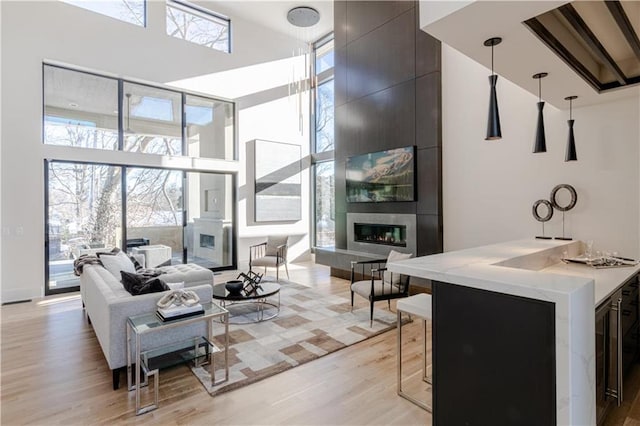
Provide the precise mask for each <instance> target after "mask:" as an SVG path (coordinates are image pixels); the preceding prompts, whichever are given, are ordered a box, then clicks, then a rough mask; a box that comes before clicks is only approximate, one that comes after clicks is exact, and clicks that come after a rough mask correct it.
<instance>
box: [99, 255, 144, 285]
mask: <svg viewBox="0 0 640 426" xmlns="http://www.w3.org/2000/svg"><path fill="white" fill-rule="evenodd" d="M100 262H102V266H104V267H105V269H106V270H107V271H109V272H110V273H111V275H113V276H114V277H115V279H117V280H120V271H125V272H130V273H132V274H135V272H136V268H135V266H134V265H133V263H132V262H131V259H129V256H127V255H126V254H124V253H123V252H122V251H120V252H118V253H116V254H115V255H107V256H105V255H101V256H100Z"/></svg>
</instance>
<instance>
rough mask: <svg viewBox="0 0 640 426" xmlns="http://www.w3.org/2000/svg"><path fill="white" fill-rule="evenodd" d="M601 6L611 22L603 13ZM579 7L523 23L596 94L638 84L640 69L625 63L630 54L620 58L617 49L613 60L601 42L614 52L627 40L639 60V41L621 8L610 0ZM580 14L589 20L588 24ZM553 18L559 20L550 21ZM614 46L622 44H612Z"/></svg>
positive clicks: (556, 11)
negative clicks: (603, 6)
mask: <svg viewBox="0 0 640 426" xmlns="http://www.w3.org/2000/svg"><path fill="white" fill-rule="evenodd" d="M603 3H604V4H605V5H606V7H607V8H608V10H609V12H610V13H611V16H612V17H613V20H612V19H611V17H610V16H608V15H607V14H606V12H604V9H602V4H603ZM579 6H580V7H579V8H578V7H577V6H576V7H574V6H573V5H572V4H571V3H568V4H565V5H563V6H560V7H559V8H557V9H554V10H551V11H548V12H546V13H544V14H542V15H538V16H536V17H534V18H531V19H528V20H527V21H525V22H523V23H524V24H525V25H526V26H527V27H528V28H529V29H530V30H531V31H532V32H533V33H534V34H535V35H536V36H537V37H538V38H539V39H540V40H541V41H542V42H543V43H544V44H545V45H546V46H547V47H548V48H549V49H551V50H552V51H554V52H555V53H556V54H557V55H558V56H559V57H560V58H561V59H562V60H563V61H564V62H565V63H566V64H567V65H569V66H570V67H571V68H573V70H574V71H575V72H576V73H577V74H578V75H580V76H581V77H582V78H583V79H584V80H585V81H586V82H587V83H588V84H589V85H590V86H592V87H593V88H594V89H595V90H596V91H598V92H605V91H607V90H612V89H618V88H622V87H628V86H631V85H636V84H638V83H640V68H637V67H635V68H634V66H633V65H630V63H629V61H628V60H626V62H625V59H630V58H629V57H628V55H629V54H631V51H629V50H627V52H628V55H624V56H625V57H626V58H620V56H622V55H621V54H620V49H617V48H616V49H614V50H615V52H612V53H614V55H616V57H615V58H614V57H613V56H612V55H611V54H610V52H609V51H607V49H606V48H605V47H604V43H603V40H604V41H606V42H609V47H610V48H614V47H618V46H623V45H624V41H623V40H624V39H626V41H627V43H628V44H629V46H630V47H631V49H632V50H633V54H634V55H635V59H638V60H640V39H638V34H637V32H636V30H635V29H634V27H633V24H632V23H631V22H630V20H629V17H628V16H627V14H626V12H625V10H624V8H623V6H622V4H621V3H620V2H619V1H617V0H613V1H604V2H582V3H580V4H579ZM586 8H589V9H586ZM598 8H600V9H598ZM603 12H604V16H603ZM581 13H584V14H585V15H588V18H589V19H591V20H589V21H588V23H587V22H586V19H585V16H582V15H581ZM554 14H558V16H561V18H558V19H552V15H554ZM600 18H601V19H600ZM590 25H593V26H595V27H598V30H599V31H600V32H598V33H596V32H594V31H593V28H591V27H590ZM551 27H553V28H551ZM565 29H566V30H565ZM567 30H569V31H567ZM621 34H622V35H621ZM598 36H600V37H602V38H599V37H598ZM623 36H624V39H623ZM605 39H606V40H605ZM616 42H617V43H622V44H617V45H616V44H611V43H616ZM579 58H580V59H579ZM631 58H633V56H631ZM584 61H587V62H586V63H585V62H584ZM593 61H595V62H593ZM625 67H626V68H625ZM623 69H625V71H623Z"/></svg>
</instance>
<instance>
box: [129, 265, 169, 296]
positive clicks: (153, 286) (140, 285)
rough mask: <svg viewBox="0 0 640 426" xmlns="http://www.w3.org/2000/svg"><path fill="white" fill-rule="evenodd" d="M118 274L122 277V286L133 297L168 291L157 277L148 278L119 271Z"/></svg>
mask: <svg viewBox="0 0 640 426" xmlns="http://www.w3.org/2000/svg"><path fill="white" fill-rule="evenodd" d="M120 274H121V275H122V285H123V286H124V288H125V289H126V290H127V291H128V292H129V293H131V294H132V295H133V296H137V295H140V294H148V293H159V292H161V291H166V290H169V287H168V286H167V285H166V284H165V283H164V281H162V280H161V279H160V278H158V277H152V278H149V277H148V276H145V275H139V274H132V273H130V272H125V271H120Z"/></svg>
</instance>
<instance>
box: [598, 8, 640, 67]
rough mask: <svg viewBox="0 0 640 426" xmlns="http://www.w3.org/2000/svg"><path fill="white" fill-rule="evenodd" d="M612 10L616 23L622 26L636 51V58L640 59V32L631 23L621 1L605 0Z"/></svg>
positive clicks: (630, 44) (625, 35) (628, 40)
mask: <svg viewBox="0 0 640 426" xmlns="http://www.w3.org/2000/svg"><path fill="white" fill-rule="evenodd" d="M604 3H605V4H606V5H607V8H608V9H609V12H611V16H613V19H615V21H616V23H617V24H618V26H619V27H620V30H621V31H622V34H624V38H626V39H627V42H628V43H629V46H631V49H633V53H635V55H636V58H638V59H640V39H638V34H636V32H635V30H634V29H633V25H631V21H629V17H628V16H627V14H626V13H625V11H624V9H623V8H622V5H621V4H620V2H619V1H605V2H604Z"/></svg>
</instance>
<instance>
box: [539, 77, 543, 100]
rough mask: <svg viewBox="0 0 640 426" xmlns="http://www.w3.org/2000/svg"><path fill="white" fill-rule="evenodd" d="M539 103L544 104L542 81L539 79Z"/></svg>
mask: <svg viewBox="0 0 640 426" xmlns="http://www.w3.org/2000/svg"><path fill="white" fill-rule="evenodd" d="M538 102H542V79H541V78H539V79H538Z"/></svg>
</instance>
